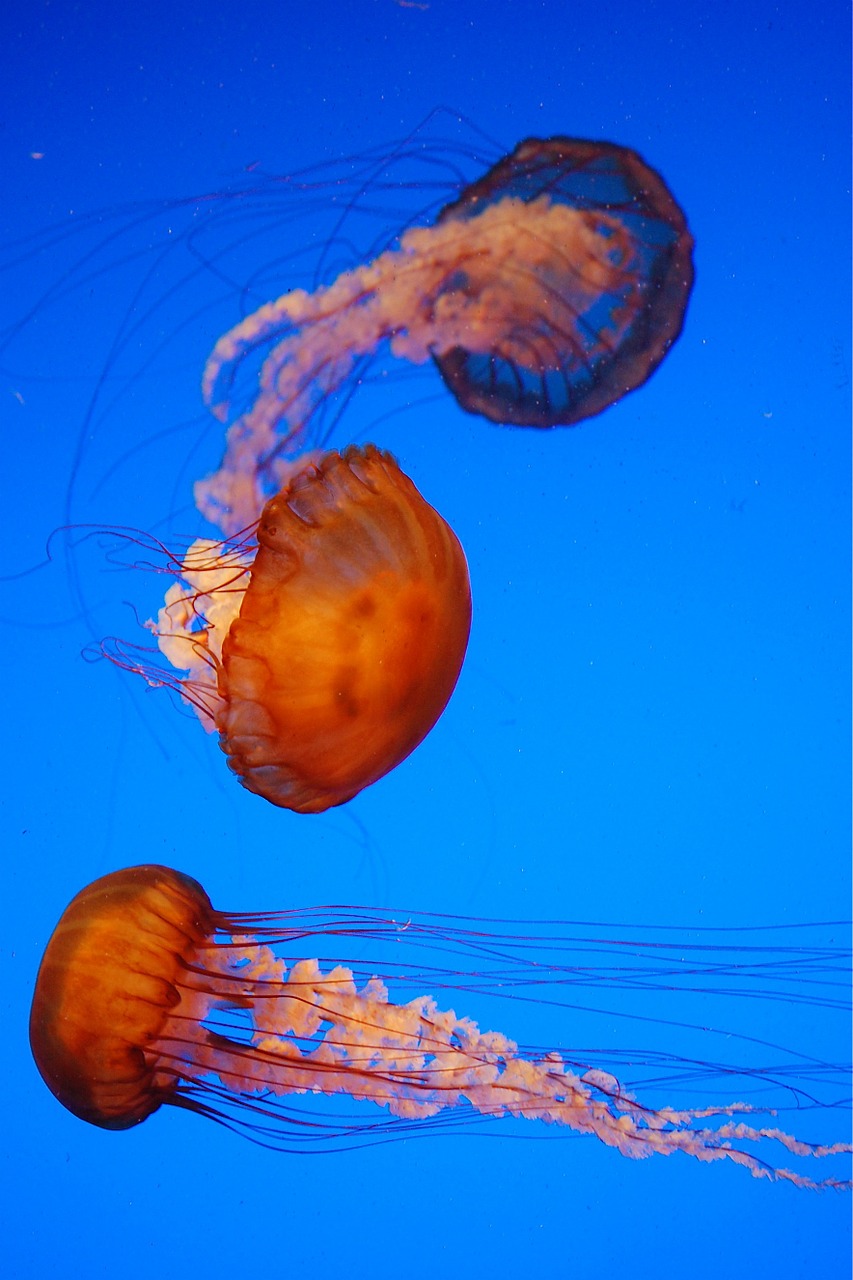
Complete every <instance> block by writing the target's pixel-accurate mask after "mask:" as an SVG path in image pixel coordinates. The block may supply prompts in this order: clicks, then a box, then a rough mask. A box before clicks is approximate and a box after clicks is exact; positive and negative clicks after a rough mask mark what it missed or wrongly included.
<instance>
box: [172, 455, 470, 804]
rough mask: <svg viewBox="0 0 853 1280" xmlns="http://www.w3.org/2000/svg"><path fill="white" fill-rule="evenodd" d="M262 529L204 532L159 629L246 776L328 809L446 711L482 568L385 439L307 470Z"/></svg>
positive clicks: (261, 791) (275, 794)
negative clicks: (222, 534)
mask: <svg viewBox="0 0 853 1280" xmlns="http://www.w3.org/2000/svg"><path fill="white" fill-rule="evenodd" d="M256 537H257V544H256V547H252V546H251V545H249V544H248V543H247V541H246V540H245V539H243V540H242V541H237V542H235V543H233V544H221V543H211V542H209V541H204V540H202V541H199V542H196V543H195V544H194V545H193V546H192V547H191V548H190V549H189V551H188V552H187V554H186V556H185V557H184V559H183V562H182V563H181V564H180V566H179V568H178V570H177V572H178V574H179V581H177V582H175V583H174V584H173V585H172V587H171V588H170V590H169V592H168V593H167V595H166V601H165V604H164V606H163V608H162V610H161V611H160V614H159V617H158V619H157V621H156V623H152V624H149V625H150V627H151V629H152V630H153V631H154V632H155V634H156V636H157V638H158V643H159V647H160V649H161V651H162V653H163V654H164V655H165V657H166V658H167V659H168V661H169V662H170V663H171V664H172V665H173V666H174V667H175V668H176V669H178V670H184V671H186V672H188V675H187V677H186V679H185V680H182V681H180V682H179V683H180V686H181V688H182V691H183V692H184V693H185V694H186V695H187V696H188V700H189V701H190V702H191V703H192V705H194V706H195V708H196V709H197V711H198V713H199V717H200V719H201V720H202V721H203V723H205V724H206V726H207V727H208V728H215V729H216V730H218V732H219V736H220V745H221V747H222V749H223V751H224V752H225V753H226V755H227V756H228V763H229V765H230V767H231V769H232V770H233V772H234V773H235V774H237V776H238V777H239V779H240V781H241V782H242V784H243V786H245V787H246V788H247V789H248V790H250V791H253V792H255V793H257V794H258V795H261V796H263V797H264V798H265V799H267V800H269V801H271V802H272V803H273V804H277V805H281V806H282V807H284V808H288V809H293V810H296V811H298V812H302V813H314V812H319V811H322V810H324V809H328V808H330V807H331V806H334V805H339V804H343V803H344V802H345V801H347V800H349V799H351V798H352V797H353V796H354V795H356V794H357V793H358V792H359V791H361V790H362V789H363V788H364V787H366V786H369V785H370V784H371V783H373V782H375V781H377V779H379V778H381V777H382V776H383V775H384V774H386V773H388V772H389V771H390V770H391V769H393V768H395V767H396V765H398V764H399V763H400V761H401V760H403V759H405V757H406V756H408V755H409V753H410V752H411V751H413V750H414V748H415V747H416V746H417V745H418V743H419V742H421V740H422V739H423V738H424V737H425V736H426V734H427V733H428V732H429V731H430V729H431V728H432V727H433V725H434V724H435V722H436V721H437V720H438V718H439V716H440V715H441V713H442V711H443V710H444V708H445V706H446V704H447V701H448V699H449V698H450V695H451V693H452V692H453V689H454V687H455V685H456V681H457V679H458V676H459V672H460V669H461V666H462V661H463V658H464V656H465V650H466V647H467V643H468V633H469V630H470V625H471V589H470V584H469V579H468V568H467V564H466V561H465V556H464V553H463V551H462V548H461V546H460V544H459V541H458V539H457V538H456V536H455V534H454V533H453V531H452V529H451V528H450V526H449V525H448V524H447V522H446V521H445V520H444V519H442V517H441V516H440V515H439V514H438V512H437V511H435V510H434V508H433V507H431V506H430V505H429V504H428V503H427V502H426V501H425V500H424V498H423V497H422V496H421V494H420V493H419V492H418V490H417V489H416V488H415V486H414V484H413V483H412V481H411V480H410V479H409V478H408V476H406V475H405V474H404V473H403V472H402V471H401V470H400V467H399V466H398V464H397V463H396V461H395V459H394V458H392V457H391V455H390V454H388V453H385V452H383V451H382V450H380V449H377V448H376V447H375V446H373V445H367V446H365V447H363V448H360V447H357V446H354V445H352V446H350V447H349V448H347V449H345V450H344V451H343V452H342V453H338V452H336V451H331V452H328V453H325V454H323V455H320V456H318V457H317V458H316V460H314V461H310V462H308V463H307V464H305V465H302V466H297V467H295V468H293V469H292V474H291V476H290V479H289V481H288V482H287V483H286V485H285V487H284V488H283V489H282V491H281V492H280V493H279V494H278V495H277V497H275V498H273V499H271V500H270V501H269V502H268V503H267V504H266V506H265V508H264V510H263V513H262V515H261V518H260V520H259V521H258V523H257V533H256ZM148 678H149V681H150V682H151V683H162V678H161V677H160V676H159V675H158V674H154V675H152V674H151V673H150V672H149V673H148Z"/></svg>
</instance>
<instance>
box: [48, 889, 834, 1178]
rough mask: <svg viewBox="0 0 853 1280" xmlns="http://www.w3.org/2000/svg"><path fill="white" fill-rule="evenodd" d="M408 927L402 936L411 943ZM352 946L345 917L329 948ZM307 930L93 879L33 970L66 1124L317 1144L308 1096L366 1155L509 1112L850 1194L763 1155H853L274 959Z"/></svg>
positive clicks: (737, 1110)
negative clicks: (303, 1105) (282, 1134)
mask: <svg viewBox="0 0 853 1280" xmlns="http://www.w3.org/2000/svg"><path fill="white" fill-rule="evenodd" d="M410 923H411V922H409V921H407V922H400V923H397V924H396V925H395V927H396V929H397V932H398V936H399V937H402V936H403V935H404V934H405V932H406V930H407V928H408V926H409V924H410ZM359 924H360V929H361V933H362V936H363V937H371V936H374V934H375V933H376V932H377V931H378V928H379V925H378V922H377V921H376V920H371V919H370V917H368V916H361V917H360V918H359ZM250 928H251V930H252V933H250V932H249V930H250ZM341 929H342V925H341V924H340V923H337V922H335V921H334V920H333V921H331V922H330V923H329V925H328V928H327V932H328V934H330V935H331V934H337V933H338V932H340V931H341ZM308 932H310V930H308V929H306V928H304V927H303V926H301V925H300V922H299V920H298V918H296V917H294V916H292V915H291V914H290V913H287V912H285V913H281V914H280V915H275V914H267V915H263V916H259V917H254V918H252V917H248V916H242V915H230V914H228V913H225V912H221V911H217V910H215V909H214V908H213V906H212V904H211V902H210V899H209V898H208V896H207V894H206V893H205V891H204V889H203V888H202V887H201V885H200V884H199V883H198V882H197V881H196V880H194V879H192V878H191V877H189V876H187V875H184V874H182V873H181V872H178V871H174V870H172V869H170V868H168V867H163V866H138V867H131V868H128V869H126V870H123V871H116V872H114V873H112V874H111V875H107V876H104V877H102V878H101V879H99V880H96V881H95V882H94V883H92V884H90V885H89V886H88V887H87V888H85V889H83V890H82V891H81V892H80V893H79V894H78V895H77V896H76V897H75V898H74V899H73V900H72V902H71V903H70V905H69V906H68V907H67V908H66V910H65V912H64V914H63V915H62V917H61V919H60V921H59V923H58V925H57V927H56V929H55V931H54V933H53V935H52V937H51V939H50V941H49V943H48V945H47V949H46V951H45V954H44V957H43V960H42V963H41V967H40V970H39V974H38V978H37V981H36V987H35V993H34V998H33V1004H32V1012H31V1019H30V1042H31V1046H32V1051H33V1055H34V1058H35V1061H36V1064H37V1066H38V1068H39V1071H40V1072H41V1075H42V1077H43V1078H44V1080H45V1082H46V1084H47V1085H48V1087H49V1088H50V1090H51V1091H52V1092H53V1093H54V1095H55V1096H56V1097H57V1098H58V1099H59V1101H60V1102H61V1103H62V1104H63V1105H64V1106H65V1107H66V1108H68V1110H69V1111H71V1112H73V1113H74V1114H75V1115H76V1116H79V1117H80V1118H81V1119H84V1120H87V1121H89V1122H90V1123H92V1124H94V1125H98V1126H100V1127H102V1128H105V1129H126V1128H129V1127H131V1126H133V1125H136V1124H138V1123H140V1122H141V1121H143V1120H145V1119H147V1117H149V1116H150V1115H151V1114H152V1113H153V1112H154V1111H156V1110H157V1109H158V1108H159V1107H160V1106H162V1105H164V1104H167V1105H172V1106H178V1107H183V1108H186V1109H188V1110H190V1111H194V1112H197V1113H199V1114H201V1115H205V1116H209V1117H211V1118H214V1119H219V1120H221V1121H222V1122H223V1123H225V1124H228V1125H229V1126H231V1127H237V1128H240V1127H241V1125H242V1127H244V1128H245V1130H246V1132H247V1133H248V1134H249V1135H250V1136H255V1137H256V1138H257V1139H258V1140H259V1141H267V1140H271V1139H272V1138H274V1137H275V1136H276V1128H277V1127H278V1128H279V1129H283V1130H287V1129H292V1130H293V1131H295V1132H299V1130H300V1129H302V1130H303V1131H306V1132H308V1133H311V1132H312V1131H313V1130H312V1125H313V1122H312V1120H311V1118H310V1114H309V1113H306V1112H305V1111H301V1110H300V1109H299V1108H298V1106H297V1100H298V1099H300V1098H301V1099H303V1100H307V1099H314V1100H317V1099H322V1098H326V1099H330V1098H335V1097H338V1096H339V1095H344V1096H345V1097H347V1098H349V1099H351V1100H352V1101H353V1102H354V1103H356V1104H363V1109H364V1108H370V1109H372V1110H373V1112H374V1113H377V1112H378V1113H379V1114H380V1115H381V1114H382V1113H384V1116H385V1119H382V1120H380V1119H378V1118H376V1115H375V1114H374V1118H373V1119H371V1120H361V1121H355V1122H347V1121H340V1120H339V1119H335V1118H334V1117H331V1118H330V1119H329V1120H328V1121H326V1122H325V1123H326V1124H327V1125H328V1126H330V1128H331V1130H332V1131H334V1130H335V1129H337V1130H338V1132H341V1131H343V1132H344V1133H346V1131H347V1124H348V1123H352V1124H353V1125H354V1128H358V1127H360V1128H361V1130H362V1133H363V1134H364V1135H365V1136H366V1138H367V1140H375V1139H378V1138H380V1137H381V1136H382V1135H383V1134H385V1135H388V1134H389V1133H391V1134H393V1133H395V1132H396V1133H401V1132H414V1131H417V1130H418V1129H423V1128H428V1127H430V1126H431V1125H438V1126H439V1127H440V1125H441V1123H442V1121H443V1120H445V1119H446V1118H447V1116H448V1114H453V1113H455V1112H461V1113H463V1114H465V1115H467V1116H469V1117H480V1118H481V1119H484V1120H488V1119H497V1118H499V1117H502V1116H507V1115H511V1116H517V1117H523V1118H525V1119H529V1120H534V1121H539V1122H540V1123H544V1124H548V1125H551V1126H556V1127H563V1128H565V1129H568V1130H573V1131H575V1132H577V1133H581V1134H587V1135H592V1136H594V1137H596V1138H598V1139H599V1140H600V1141H601V1142H603V1143H605V1144H606V1145H608V1146H611V1147H613V1148H615V1150H616V1151H618V1152H620V1153H621V1154H622V1155H624V1156H628V1157H632V1158H637V1159H639V1158H642V1157H645V1156H651V1155H656V1154H657V1155H672V1154H675V1153H676V1152H680V1153H682V1154H683V1155H688V1156H692V1157H693V1158H695V1159H697V1160H700V1161H706V1162H707V1161H730V1162H732V1163H734V1164H739V1165H741V1166H742V1167H743V1168H745V1169H746V1170H748V1172H749V1173H751V1174H752V1175H753V1176H754V1177H757V1178H771V1179H779V1180H784V1181H787V1182H790V1183H792V1184H793V1185H794V1186H797V1187H807V1188H816V1187H824V1186H826V1187H838V1188H841V1187H849V1185H850V1184H849V1183H848V1182H845V1181H843V1180H841V1179H839V1178H837V1177H828V1178H825V1179H823V1180H822V1181H816V1180H814V1179H812V1178H811V1177H809V1176H807V1175H805V1174H801V1173H797V1172H794V1171H791V1170H788V1169H785V1168H779V1167H775V1166H772V1165H770V1164H769V1163H768V1162H767V1161H766V1159H765V1158H764V1156H763V1150H764V1147H768V1146H771V1145H772V1144H775V1145H776V1146H777V1147H778V1148H781V1150H782V1151H783V1152H786V1153H788V1154H791V1155H795V1156H798V1157H809V1158H815V1159H821V1158H825V1157H830V1156H834V1155H840V1154H849V1153H850V1151H851V1149H852V1148H851V1145H850V1144H847V1143H833V1144H830V1145H814V1144H809V1143H806V1142H802V1141H800V1140H799V1139H797V1138H795V1137H793V1136H792V1135H790V1134H788V1133H786V1132H785V1131H784V1130H782V1129H780V1128H778V1127H776V1126H775V1125H770V1126H762V1127H756V1125H755V1124H754V1123H753V1115H752V1113H753V1111H754V1110H755V1109H754V1108H752V1107H750V1106H748V1105H747V1104H745V1103H738V1102H735V1103H730V1104H729V1103H716V1104H713V1105H710V1106H705V1107H698V1108H690V1109H685V1108H682V1107H679V1108H674V1107H669V1106H665V1107H662V1108H652V1107H650V1106H648V1105H644V1104H643V1103H642V1102H641V1101H638V1100H637V1099H636V1098H635V1097H634V1096H633V1095H632V1094H631V1093H630V1092H629V1091H628V1090H626V1089H625V1088H623V1087H622V1085H621V1084H620V1082H619V1081H618V1079H617V1078H616V1077H615V1076H614V1075H613V1074H611V1073H610V1072H608V1071H605V1070H600V1069H596V1068H594V1067H592V1068H590V1069H588V1070H586V1071H585V1072H584V1073H583V1074H577V1073H576V1072H575V1071H574V1070H572V1069H571V1067H570V1066H569V1065H568V1064H567V1063H566V1062H565V1061H564V1057H563V1055H561V1054H560V1053H558V1052H556V1051H553V1050H552V1051H540V1052H538V1053H531V1052H524V1051H522V1050H521V1049H520V1048H519V1046H518V1045H517V1044H516V1043H515V1042H514V1041H512V1040H511V1039H509V1038H508V1037H507V1036H506V1035H505V1034H503V1033H502V1032H499V1031H487V1032H484V1031H481V1030H480V1028H479V1027H478V1026H477V1024H476V1023H475V1022H474V1021H473V1020H472V1019H470V1018H468V1017H465V1016H458V1015H457V1014H456V1013H455V1012H454V1011H453V1010H451V1009H447V1008H441V1007H439V1004H438V1003H437V1001H436V1000H435V999H434V998H433V997H432V996H431V995H424V994H422V995H417V996H416V997H415V998H414V999H411V1000H409V1001H407V1002H406V1003H398V1002H395V1001H394V999H393V998H392V996H391V994H390V993H389V991H388V988H387V987H386V985H385V983H384V982H383V981H382V980H381V979H380V978H379V977H377V976H371V977H369V978H368V979H367V980H366V981H364V982H363V983H362V984H361V985H359V983H358V982H357V981H356V977H355V974H354V973H353V971H352V970H351V969H350V968H347V967H345V966H344V965H342V964H336V965H333V966H326V967H324V966H323V964H321V963H320V961H319V959H317V958H312V957H310V956H308V957H305V958H298V959H294V958H293V957H292V955H288V956H287V957H286V958H285V957H281V956H280V955H279V954H277V949H276V945H271V943H272V944H276V943H277V944H278V945H279V946H284V945H285V944H286V946H287V948H288V951H291V950H292V948H293V947H294V946H296V945H298V942H299V940H300V939H301V938H304V937H305V936H306V934H307V933H308ZM253 934H256V935H259V936H253ZM480 940H481V941H482V943H483V945H484V953H485V951H486V950H487V949H488V946H489V943H488V939H486V938H485V937H483V935H480ZM825 958H826V957H825V956H824V957H823V959H824V961H825ZM530 964H531V967H532V968H533V969H535V968H536V963H535V961H532V962H530ZM435 974H436V976H437V974H438V971H435ZM476 976H477V975H472V979H473V977H476ZM505 976H506V977H509V976H510V975H509V974H507V975H505ZM526 981H527V982H528V983H529V981H530V978H529V977H528V978H527V979H526ZM318 1131H319V1133H323V1132H324V1122H323V1121H322V1120H320V1121H318ZM750 1145H753V1146H758V1148H759V1149H760V1151H761V1152H762V1154H760V1155H756V1154H754V1153H753V1152H752V1151H750V1150H748V1149H747V1148H748V1147H749V1146H750Z"/></svg>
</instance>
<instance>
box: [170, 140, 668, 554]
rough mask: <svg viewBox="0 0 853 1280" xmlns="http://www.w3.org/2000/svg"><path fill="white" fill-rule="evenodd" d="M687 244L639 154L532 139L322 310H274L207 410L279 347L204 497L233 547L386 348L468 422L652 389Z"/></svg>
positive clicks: (323, 292)
mask: <svg viewBox="0 0 853 1280" xmlns="http://www.w3.org/2000/svg"><path fill="white" fill-rule="evenodd" d="M692 247H693V241H692V237H691V236H690V233H689V231H688V229H687V224H686V221H685V218H684V214H683V213H682V211H681V209H680V208H679V206H678V205H677V204H676V202H675V200H674V199H673V197H672V195H671V194H670V192H669V190H668V189H667V187H666V185H665V184H664V182H663V180H662V179H661V177H660V176H659V175H658V174H657V173H655V172H654V170H652V169H650V168H649V167H648V165H646V164H645V163H644V161H642V160H641V159H640V157H639V156H638V155H637V154H636V152H634V151H631V150H629V149H628V148H625V147H617V146H614V145H612V144H611V143H593V142H581V141H577V140H575V139H571V138H559V137H558V138H550V139H548V140H546V141H540V140H538V139H529V140H528V141H526V142H522V143H520V145H519V146H518V147H516V149H515V151H513V152H512V154H511V155H509V156H507V157H505V158H504V159H503V160H501V161H499V162H498V164H496V165H495V166H494V167H493V168H492V169H490V170H489V172H488V173H487V174H486V175H485V176H484V177H482V178H481V179H480V180H479V181H477V182H475V183H473V184H472V185H471V186H469V187H467V188H466V189H465V190H464V191H463V192H462V194H461V196H460V197H459V198H458V199H457V200H455V201H454V202H453V203H451V204H449V205H447V206H446V207H445V208H444V209H443V210H442V211H441V213H440V214H439V216H438V218H437V220H436V222H435V224H434V225H433V226H431V227H417V228H411V229H409V230H407V231H405V232H404V233H403V234H402V235H401V236H400V238H399V241H398V244H397V247H396V248H393V249H389V250H387V251H386V252H384V253H382V254H380V255H379V257H377V258H376V259H374V261H372V262H369V263H367V264H365V265H364V266H360V267H356V268H355V269H353V270H349V271H344V272H343V273H342V274H341V275H339V276H338V278H337V280H335V281H334V283H333V284H331V285H329V286H328V287H327V288H320V289H318V290H316V291H315V292H314V293H306V292H305V291H304V290H301V289H294V290H292V291H291V292H289V293H286V294H284V295H283V296H282V297H280V298H278V299H277V300H276V301H274V302H270V303H268V304H267V305H265V306H262V307H261V308H260V309H259V310H257V311H256V312H254V314H252V315H250V316H248V317H247V318H246V319H245V320H243V321H242V322H241V323H240V324H238V325H237V326H236V327H235V328H233V329H232V330H231V331H230V332H229V333H226V334H225V335H224V337H222V338H221V339H220V340H219V342H218V343H217V344H216V347H215V348H214V350H213V353H212V355H211V356H210V359H209V360H208V364H207V367H206V369H205V373H204V379H203V384H202V385H203V392H204V396H205V399H206V400H207V402H208V404H209V405H210V406H211V407H212V409H213V412H214V413H216V414H217V416H219V417H222V418H223V419H224V418H225V417H226V416H227V413H228V409H229V398H230V391H231V386H232V382H233V379H234V375H235V373H236V370H237V368H238V367H239V366H240V364H241V362H242V361H243V360H244V359H245V358H246V357H247V356H248V355H249V354H250V353H251V352H253V351H254V350H255V349H257V348H259V347H263V346H264V345H265V344H269V343H272V344H273V346H272V350H271V351H270V352H269V353H268V354H267V356H266V358H265V360H264V362H263V366H262V368H261V371H260V381H259V387H258V391H257V395H256V397H255V399H254V402H253V403H252V404H251V406H250V407H249V409H248V410H247V412H245V413H244V414H243V415H242V416H241V417H239V418H238V419H237V420H236V422H234V424H233V425H232V426H231V427H230V429H229V431H228V437H227V448H226V453H225V458H224V460H223V463H222V466H221V468H220V470H219V471H218V472H217V473H216V474H215V475H213V476H211V477H209V478H208V479H207V480H204V481H201V482H199V483H198V484H197V485H196V490H195V492H196V502H197V504H198V506H199V509H200V510H201V511H202V513H203V514H204V515H205V516H206V517H207V518H208V519H210V520H211V521H212V522H213V523H214V524H216V525H218V526H219V527H220V528H222V529H223V530H224V532H226V533H233V532H235V531H236V530H237V529H239V528H242V527H244V526H245V525H247V524H249V523H250V522H251V521H252V520H253V519H255V518H256V516H257V513H258V511H259V510H260V509H261V506H262V505H263V501H264V496H265V495H268V494H269V492H270V491H274V490H275V489H277V488H278V487H279V485H280V474H281V473H280V468H281V467H282V466H283V465H286V463H284V462H283V461H282V459H283V457H284V455H285V453H286V452H287V451H288V449H290V450H291V451H292V450H293V449H294V448H296V447H297V446H298V444H299V442H300V440H302V439H304V437H305V434H306V431H307V428H308V424H309V423H310V420H311V417H312V414H313V413H314V412H315V411H316V410H317V408H318V406H319V405H320V404H321V403H322V401H323V400H324V399H325V398H326V397H327V396H328V395H329V394H330V393H332V392H333V391H335V389H336V388H338V387H340V386H341V384H342V383H343V382H344V381H345V380H346V379H347V378H348V377H349V376H350V375H351V374H352V372H353V369H354V368H355V366H356V363H357V362H358V361H359V360H360V359H362V358H363V357H364V356H366V355H368V354H370V353H372V352H373V351H375V350H376V348H377V347H378V346H379V344H380V343H381V342H383V341H385V340H388V341H389V342H390V346H391V351H392V353H393V354H394V355H395V356H398V357H401V358H404V359H407V360H410V361H412V362H413V363H415V364H423V363H424V362H425V361H426V360H428V359H430V358H432V359H434V360H435V362H436V364H437V365H438V368H439V370H440V371H441V374H442V376H443V377H444V379H445V381H446V383H447V385H448V386H449V387H450V389H451V391H452V392H453V394H454V396H455V397H456V399H457V400H458V402H459V403H460V405H461V406H462V407H463V408H464V409H467V410H469V411H471V412H473V413H480V414H483V415H485V416H486V417H487V418H490V419H492V420H493V421H495V422H506V423H514V424H516V425H524V426H536V427H552V426H555V425H557V424H560V423H563V424H568V423H574V422H579V421H581V419H583V418H587V417H589V416H590V415H591V414H596V413H600V412H601V411H602V410H603V409H605V408H607V406H608V405H610V404H613V402H614V401H616V400H618V399H619V398H620V397H621V396H623V395H625V393H626V392H628V391H631V390H633V389H634V388H635V387H638V386H640V385H641V383H643V382H645V380H646V379H647V378H648V377H649V375H650V374H651V372H652V371H653V370H654V369H655V368H656V367H657V365H658V364H659V363H660V361H661V360H662V359H663V357H664V355H665V354H666V352H667V351H668V350H669V348H670V346H671V345H672V343H673V342H674V341H675V339H676V338H677V337H678V334H679V332H680V330H681V325H682V321H683V318H684V312H685V308H686V305H687V299H688V296H689V293H690V289H691V286H692V282H693V267H692V258H691V254H692Z"/></svg>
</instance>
